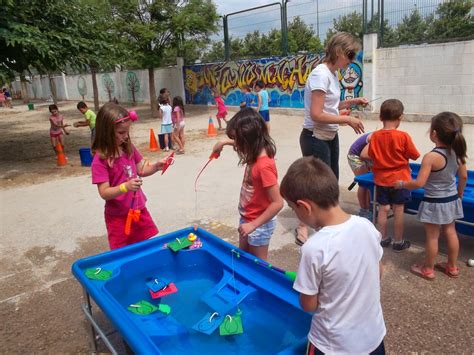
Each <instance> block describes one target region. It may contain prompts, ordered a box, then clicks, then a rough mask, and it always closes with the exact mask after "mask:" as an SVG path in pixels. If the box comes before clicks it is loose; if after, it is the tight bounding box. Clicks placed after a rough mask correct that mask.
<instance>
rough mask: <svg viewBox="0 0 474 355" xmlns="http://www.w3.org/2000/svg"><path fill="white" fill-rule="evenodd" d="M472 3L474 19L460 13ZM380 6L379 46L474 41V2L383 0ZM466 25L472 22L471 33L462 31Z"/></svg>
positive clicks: (471, 13)
mask: <svg viewBox="0 0 474 355" xmlns="http://www.w3.org/2000/svg"><path fill="white" fill-rule="evenodd" d="M365 1H367V0H365ZM469 3H470V6H471V10H470V12H469V14H470V20H469V19H468V18H465V17H464V18H463V17H461V14H460V7H463V4H466V6H467V7H469V6H468V5H469ZM443 5H444V6H443ZM446 5H448V6H449V7H446ZM377 6H378V8H379V9H380V11H377V13H380V15H381V16H380V21H379V23H378V32H379V35H380V37H379V40H380V42H379V43H380V46H383V47H389V46H397V45H402V44H417V43H423V42H426V43H434V42H449V41H457V40H468V39H473V38H474V23H473V21H474V18H473V16H472V15H473V13H474V12H473V6H474V1H472V0H464V1H463V0H379V1H378V4H377ZM441 17H443V19H441ZM463 22H464V24H467V23H468V22H470V23H471V25H470V28H471V30H468V29H467V28H466V27H464V28H461V27H460V26H463Z"/></svg>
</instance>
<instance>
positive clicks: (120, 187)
mask: <svg viewBox="0 0 474 355" xmlns="http://www.w3.org/2000/svg"><path fill="white" fill-rule="evenodd" d="M119 189H120V191H121V192H122V193H126V192H128V189H127V185H125V183H122V184H120V186H119Z"/></svg>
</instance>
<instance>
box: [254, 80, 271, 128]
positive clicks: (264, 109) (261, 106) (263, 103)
mask: <svg viewBox="0 0 474 355" xmlns="http://www.w3.org/2000/svg"><path fill="white" fill-rule="evenodd" d="M255 91H256V92H257V94H258V106H257V111H258V113H259V114H260V115H261V116H262V117H263V119H264V120H265V122H266V123H267V126H268V127H269V128H270V110H269V107H268V103H269V102H270V98H269V96H268V92H267V90H265V84H264V83H263V81H261V80H259V81H257V83H256V84H255Z"/></svg>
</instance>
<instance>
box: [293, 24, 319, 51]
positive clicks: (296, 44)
mask: <svg viewBox="0 0 474 355" xmlns="http://www.w3.org/2000/svg"><path fill="white" fill-rule="evenodd" d="M322 49H323V46H322V44H321V41H320V39H319V37H317V36H316V35H315V33H314V29H313V27H312V26H309V25H307V24H306V23H305V22H304V21H303V20H302V19H301V17H299V16H296V17H295V18H294V19H293V20H292V21H291V22H290V23H288V51H289V52H290V53H297V52H300V51H306V52H312V53H317V52H319V51H321V50H322Z"/></svg>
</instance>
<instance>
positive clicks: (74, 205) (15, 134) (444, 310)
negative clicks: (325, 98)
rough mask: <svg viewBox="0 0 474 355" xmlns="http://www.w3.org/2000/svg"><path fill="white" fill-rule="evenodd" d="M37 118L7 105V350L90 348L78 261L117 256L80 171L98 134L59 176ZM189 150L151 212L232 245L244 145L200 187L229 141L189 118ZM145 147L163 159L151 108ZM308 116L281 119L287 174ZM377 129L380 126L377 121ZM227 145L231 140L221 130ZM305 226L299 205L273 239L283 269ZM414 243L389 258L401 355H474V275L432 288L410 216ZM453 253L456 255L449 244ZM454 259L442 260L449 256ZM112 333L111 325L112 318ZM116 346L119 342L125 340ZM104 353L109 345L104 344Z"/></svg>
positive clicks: (440, 278)
mask: <svg viewBox="0 0 474 355" xmlns="http://www.w3.org/2000/svg"><path fill="white" fill-rule="evenodd" d="M74 106H75V105H74V104H73V103H62V104H61V105H60V108H61V110H62V111H63V113H64V115H65V118H66V121H67V122H68V123H72V122H73V121H75V120H79V119H81V116H80V114H79V113H78V112H77V110H75V108H74ZM37 107H38V109H37V110H35V111H27V110H26V106H20V107H16V108H15V109H13V110H7V109H0V128H1V130H2V138H3V139H2V141H0V223H1V226H2V227H1V234H0V317H1V319H2V320H3V321H2V322H1V324H0V349H1V352H3V353H20V352H21V353H23V352H25V351H28V352H36V353H46V352H48V353H59V352H61V353H78V352H81V353H83V352H88V351H89V349H90V348H89V343H88V337H87V326H86V322H85V321H84V318H83V316H82V313H81V311H80V304H81V302H82V294H81V290H80V287H79V285H78V283H77V282H76V281H75V279H74V278H73V277H72V276H71V273H70V266H71V264H72V263H73V262H74V261H75V260H77V259H78V258H82V257H85V256H87V255H93V254H97V253H99V252H103V251H106V250H107V242H106V236H105V225H104V221H103V201H102V200H101V199H100V198H99V196H98V193H97V190H96V188H95V186H93V185H92V184H91V182H90V171H89V169H87V168H83V167H80V164H79V163H80V162H79V157H78V149H79V148H80V147H83V146H87V144H88V132H87V130H86V129H74V128H71V132H72V133H71V135H70V136H68V140H67V143H66V152H67V154H68V158H69V160H68V163H69V164H68V166H67V167H62V168H58V167H56V166H55V159H54V156H53V154H52V150H51V148H50V146H49V134H48V127H49V124H48V114H47V108H46V107H45V106H38V105H37ZM188 111H189V112H188V119H187V121H186V123H187V128H186V129H187V132H186V134H187V138H188V145H187V149H186V154H185V155H183V156H178V157H177V160H176V163H175V164H174V165H173V166H172V167H171V168H170V169H169V170H168V171H167V173H166V174H165V175H163V176H161V175H154V176H151V177H148V178H146V179H145V182H144V191H145V193H146V195H147V197H148V208H149V210H150V212H151V214H152V215H153V217H154V219H155V221H156V222H157V224H158V226H159V228H160V231H161V233H167V232H171V231H174V230H176V229H179V228H182V227H186V226H189V225H191V224H192V223H195V222H197V223H199V224H200V225H201V226H202V227H204V228H208V229H209V230H210V231H211V232H213V233H214V234H216V235H218V236H221V237H222V238H224V239H225V240H228V241H230V242H232V243H235V242H236V241H237V238H236V237H237V233H236V229H235V227H236V225H237V203H238V196H239V190H240V183H241V177H242V174H243V169H242V168H241V167H239V166H238V165H237V157H236V154H235V153H234V152H233V151H232V149H230V148H227V149H225V150H224V152H223V154H222V156H221V158H220V159H218V160H216V161H214V162H212V163H211V164H210V165H209V167H208V169H207V170H206V171H205V173H204V174H203V175H202V177H201V178H200V180H199V185H198V193H197V194H196V193H195V192H194V179H195V176H196V174H197V171H198V170H199V168H200V167H201V166H202V165H203V164H204V163H205V162H206V160H207V157H208V156H209V153H210V150H211V147H212V146H213V144H214V143H215V142H216V140H217V138H207V137H206V134H205V133H206V129H207V118H208V116H209V113H210V111H209V112H208V111H207V110H206V109H198V108H190V109H189V110H188ZM138 112H139V115H140V120H139V121H138V122H137V123H135V124H134V126H133V131H132V139H133V142H134V143H135V144H136V145H138V146H139V147H140V149H141V151H142V152H143V153H144V155H145V156H146V157H147V159H150V160H152V161H154V160H156V159H158V158H160V157H162V156H164V154H163V153H161V152H160V153H149V152H147V147H148V136H149V131H148V130H149V128H154V129H155V131H157V130H159V128H158V127H159V126H160V125H159V122H158V121H157V120H155V119H152V118H150V117H148V109H147V108H146V107H139V108H138ZM301 123H302V117H301V111H296V110H295V114H294V115H287V114H277V113H275V112H272V131H271V132H272V135H273V137H274V139H275V141H276V143H277V148H278V152H277V167H278V170H279V174H280V178H281V177H282V176H283V175H284V173H285V171H286V169H287V168H288V166H289V165H290V164H291V162H293V161H294V160H295V159H297V158H298V157H299V156H300V150H299V144H298V137H299V133H300V126H301ZM366 127H367V130H373V129H376V128H379V127H380V124H379V122H378V121H376V120H368V121H367V122H366ZM428 127H429V126H428V124H426V123H411V122H410V123H408V122H406V123H403V125H402V127H401V128H402V129H403V130H406V131H408V132H409V133H410V134H411V135H412V137H414V140H415V143H416V145H417V146H418V148H419V150H420V151H421V152H426V151H428V150H429V149H431V143H430V142H429V139H428V135H427V131H428ZM465 133H466V137H467V140H468V144H469V145H470V146H469V152H468V154H469V156H470V157H471V158H470V160H469V163H468V168H469V169H474V164H473V160H472V157H474V151H473V145H472V142H474V139H473V138H474V125H467V126H466V129H465ZM220 137H221V138H222V137H223V133H221V135H220ZM355 138H356V136H355V134H354V133H353V131H352V130H351V129H350V128H347V127H343V128H341V133H340V141H341V152H342V154H341V161H340V165H341V181H340V185H341V193H342V195H341V202H342V205H343V206H344V207H345V208H346V209H347V210H348V211H349V212H356V211H357V202H356V196H355V192H354V191H351V192H349V191H347V186H348V185H349V184H350V183H351V181H352V179H353V176H352V173H351V172H350V170H349V167H348V166H347V162H346V161H345V157H344V152H346V151H347V149H348V147H349V145H350V144H351V143H352V142H353V141H354V139H355ZM296 225H297V220H296V219H295V216H294V215H293V213H292V212H291V210H290V209H289V208H288V207H285V208H284V209H283V210H282V212H281V213H280V214H279V216H278V226H277V230H276V232H275V236H274V238H273V239H272V243H271V253H270V259H271V262H273V263H274V264H276V265H278V266H281V267H283V268H286V269H290V270H295V269H296V267H297V264H298V260H299V248H298V247H297V246H296V245H295V244H294V243H293V232H292V231H293V230H294V228H295V227H296ZM406 237H407V238H409V239H410V240H412V241H413V242H414V247H413V248H412V249H410V250H409V251H407V252H406V253H403V254H395V253H393V252H391V251H390V250H388V251H387V252H386V253H385V255H384V259H383V260H384V264H385V274H384V277H383V280H382V303H383V308H384V316H385V320H386V323H387V329H388V333H387V338H386V347H387V350H388V351H389V352H393V353H395V352H397V353H398V352H400V353H402V352H403V353H407V352H430V353H470V352H472V349H473V348H474V343H473V339H474V326H473V323H472V315H473V310H474V304H473V303H474V301H473V297H472V295H473V291H472V290H473V281H474V268H467V267H466V266H465V264H464V263H461V273H462V274H461V277H460V278H459V279H458V280H452V279H449V278H447V277H445V276H444V275H442V274H437V278H436V280H435V281H434V282H431V283H429V282H427V281H424V280H422V279H419V278H416V277H414V276H412V275H411V274H410V273H409V266H410V265H411V264H412V263H413V262H415V261H418V260H420V259H421V258H422V256H423V249H422V247H421V246H422V244H423V229H422V226H421V225H420V224H419V223H418V222H417V221H416V220H415V219H414V218H413V217H412V216H407V218H406ZM460 238H461V258H460V259H461V261H465V260H466V259H467V258H468V257H469V256H470V257H473V256H474V238H472V237H471V238H469V237H464V236H461V237H460ZM441 251H442V252H444V251H445V248H444V245H442V248H441ZM444 258H445V256H444V255H441V256H440V259H444ZM101 322H103V323H104V324H106V327H109V325H107V321H106V320H105V319H102V318H101ZM114 342H115V343H117V344H119V343H120V342H119V341H118V339H117V338H115V339H114ZM101 349H102V350H105V348H104V347H103V346H102V348H101Z"/></svg>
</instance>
